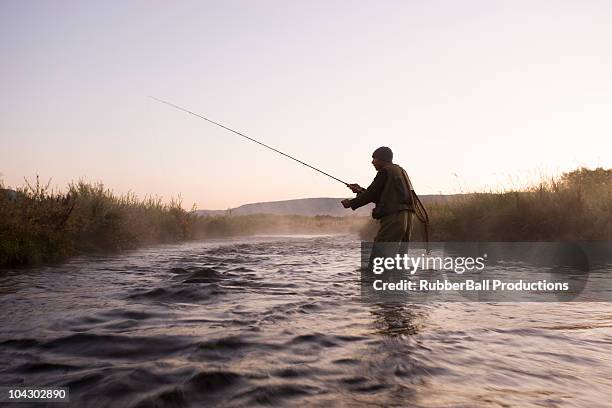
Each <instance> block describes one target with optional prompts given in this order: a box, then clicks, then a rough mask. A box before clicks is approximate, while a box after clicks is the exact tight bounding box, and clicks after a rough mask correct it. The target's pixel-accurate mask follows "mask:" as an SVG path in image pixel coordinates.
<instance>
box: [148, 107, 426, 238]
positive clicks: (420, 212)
mask: <svg viewBox="0 0 612 408" xmlns="http://www.w3.org/2000/svg"><path fill="white" fill-rule="evenodd" d="M149 98H151V99H153V100H156V101H157V102H161V103H163V104H165V105H168V106H171V107H173V108H175V109H178V110H181V111H183V112H186V113H188V114H190V115H193V116H196V117H198V118H200V119H204V120H205V121H207V122H210V123H212V124H213V125H217V126H219V127H222V128H223V129H225V130H229V131H230V132H233V133H235V134H237V135H238V136H242V137H244V138H245V139H248V140H250V141H252V142H255V143H257V144H259V145H261V146H263V147H266V148H268V149H270V150H273V151H275V152H276V153H279V154H282V155H283V156H285V157H288V158H290V159H291V160H294V161H296V162H298V163H300V164H302V165H304V166H306V167H310V168H311V169H313V170H316V171H318V172H319V173H321V174H324V175H326V176H327V177H331V178H333V179H334V180H336V181H339V182H340V183H342V184H344V185H345V186H347V187H348V188H351V185H350V184H349V183H347V182H345V181H342V180H340V179H339V178H337V177H334V176H332V175H331V174H329V173H326V172H324V171H323V170H320V169H317V168H316V167H314V166H311V165H310V164H308V163H304V162H303V161H301V160H299V159H296V158H295V157H293V156H291V155H288V154H287V153H283V152H281V151H280V150H278V149H275V148H274V147H272V146H268V145H267V144H265V143H262V142H260V141H259V140H255V139H253V138H252V137H249V136H247V135H245V134H242V133H240V132H238V131H236V130H234V129H231V128H229V127H227V126H225V125H222V124H221V123H218V122H215V121H214V120H211V119H208V118H207V117H205V116H202V115H200V114H198V113H195V112H192V111H190V110H188V109H185V108H182V107H180V106H178V105H175V104H173V103H171V102H168V101H164V100H163V99H159V98H156V97H154V96H149ZM412 192H413V194H414V197H415V198H416V200H415V201H416V203H415V204H416V205H415V213H416V216H417V218H418V219H419V221H421V222H422V223H423V224H424V225H425V228H426V232H425V235H426V240H427V241H429V216H428V214H427V210H426V209H425V206H424V205H423V203H422V202H421V200H420V199H419V196H418V195H416V193H415V192H414V190H412Z"/></svg>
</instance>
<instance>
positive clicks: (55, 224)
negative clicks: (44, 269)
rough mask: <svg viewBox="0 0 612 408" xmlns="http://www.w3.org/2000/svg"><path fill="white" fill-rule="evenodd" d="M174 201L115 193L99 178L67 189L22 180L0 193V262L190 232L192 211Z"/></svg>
mask: <svg viewBox="0 0 612 408" xmlns="http://www.w3.org/2000/svg"><path fill="white" fill-rule="evenodd" d="M180 204H181V203H180V201H175V200H172V201H171V202H170V203H167V204H166V203H163V202H162V201H161V199H159V198H146V199H143V200H139V199H137V198H136V197H135V196H134V195H133V194H126V195H121V196H119V195H115V194H113V193H112V192H111V191H110V190H108V189H105V188H104V186H103V185H102V184H89V183H84V182H78V183H71V184H70V185H69V186H68V191H67V192H65V193H59V192H54V191H51V190H50V189H49V187H48V185H46V186H45V185H41V184H40V182H39V180H38V178H37V180H36V184H34V185H31V184H29V183H27V182H26V185H25V186H23V187H21V188H19V189H17V190H16V191H14V192H13V191H9V190H4V194H0V237H1V238H0V266H2V265H11V266H15V265H29V264H37V263H47V262H55V261H60V260H63V259H66V258H67V257H69V256H72V255H75V254H79V253H88V252H97V251H117V250H123V249H132V248H136V247H138V246H141V245H145V244H149V243H158V242H177V241H181V240H184V239H188V238H191V237H192V236H193V226H194V220H195V218H196V217H195V216H194V215H192V214H190V213H188V212H186V211H185V210H184V209H183V208H182V207H181V205H180Z"/></svg>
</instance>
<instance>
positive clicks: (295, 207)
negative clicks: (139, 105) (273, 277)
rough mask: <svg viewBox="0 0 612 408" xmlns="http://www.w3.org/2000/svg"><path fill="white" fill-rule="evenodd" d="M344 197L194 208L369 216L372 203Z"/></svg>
mask: <svg viewBox="0 0 612 408" xmlns="http://www.w3.org/2000/svg"><path fill="white" fill-rule="evenodd" d="M461 195H462V194H450V195H445V194H425V195H420V196H419V198H420V199H421V201H422V202H423V204H424V205H427V204H431V203H435V202H444V201H448V200H449V199H453V198H455V197H458V196H461ZM344 198H346V197H340V198H335V197H315V198H296V199H291V200H279V201H264V202H257V203H249V204H243V205H241V206H238V207H234V208H230V209H227V210H196V214H198V215H200V216H219V215H250V214H275V215H305V216H316V215H331V216H335V217H344V216H352V215H356V216H369V215H370V212H371V211H372V208H373V206H374V205H373V204H368V205H366V206H363V207H361V208H358V209H357V210H355V211H352V210H351V209H346V208H344V207H342V204H340V201H342V200H343V199H344Z"/></svg>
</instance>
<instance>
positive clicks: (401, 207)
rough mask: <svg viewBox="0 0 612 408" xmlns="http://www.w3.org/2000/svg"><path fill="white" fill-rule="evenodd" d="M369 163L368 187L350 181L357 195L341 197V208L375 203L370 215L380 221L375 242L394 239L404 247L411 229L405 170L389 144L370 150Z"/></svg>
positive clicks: (410, 194) (411, 200) (410, 198)
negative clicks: (371, 168)
mask: <svg viewBox="0 0 612 408" xmlns="http://www.w3.org/2000/svg"><path fill="white" fill-rule="evenodd" d="M372 164H373V165H374V168H375V169H376V171H377V173H376V177H375V178H374V181H372V184H370V186H369V187H368V188H363V187H361V186H359V185H358V184H350V185H349V188H350V189H351V190H352V191H353V192H354V193H357V197H355V198H353V199H352V200H351V199H348V198H347V199H346V200H342V205H343V206H344V208H351V209H353V210H356V209H357V208H359V207H362V206H364V205H366V204H368V203H375V204H376V207H374V209H373V210H372V218H374V219H377V220H378V221H379V222H380V227H379V229H378V233H377V234H376V237H375V238H374V242H397V243H400V242H401V243H403V244H404V245H402V247H407V243H408V242H409V241H410V234H411V232H412V217H413V214H414V211H415V210H414V208H415V207H414V206H415V203H414V196H413V192H412V185H411V183H410V179H409V178H408V175H407V174H406V171H405V170H404V169H403V168H401V167H400V166H398V165H397V164H394V163H393V152H392V151H391V149H390V148H388V147H385V146H383V147H379V148H378V149H376V150H374V153H372Z"/></svg>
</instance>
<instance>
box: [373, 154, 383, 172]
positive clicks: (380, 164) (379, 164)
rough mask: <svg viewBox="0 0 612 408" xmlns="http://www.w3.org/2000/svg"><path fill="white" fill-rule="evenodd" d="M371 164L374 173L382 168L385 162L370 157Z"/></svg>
mask: <svg viewBox="0 0 612 408" xmlns="http://www.w3.org/2000/svg"><path fill="white" fill-rule="evenodd" d="M372 164H373V165H374V168H375V169H376V171H378V170H380V169H382V168H383V167H384V165H385V161H384V160H380V159H377V158H375V157H372Z"/></svg>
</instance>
